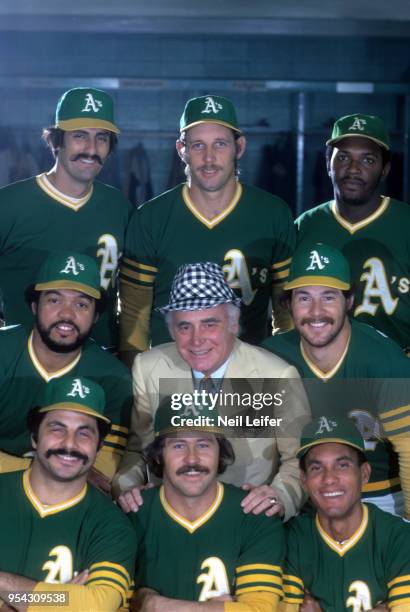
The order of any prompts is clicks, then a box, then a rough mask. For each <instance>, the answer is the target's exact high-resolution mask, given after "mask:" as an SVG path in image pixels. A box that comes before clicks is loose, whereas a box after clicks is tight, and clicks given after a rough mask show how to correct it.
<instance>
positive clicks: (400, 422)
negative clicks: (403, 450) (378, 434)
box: [380, 405, 410, 438]
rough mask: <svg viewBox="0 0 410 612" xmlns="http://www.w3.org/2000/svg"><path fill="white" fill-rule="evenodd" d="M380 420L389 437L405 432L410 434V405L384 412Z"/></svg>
mask: <svg viewBox="0 0 410 612" xmlns="http://www.w3.org/2000/svg"><path fill="white" fill-rule="evenodd" d="M380 420H381V422H382V424H383V428H384V431H385V433H386V436H387V437H388V438H393V437H395V436H400V435H404V434H408V435H409V436H410V405H407V406H401V407H400V408H394V410H388V411H387V412H382V413H381V414H380Z"/></svg>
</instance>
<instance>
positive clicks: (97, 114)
mask: <svg viewBox="0 0 410 612" xmlns="http://www.w3.org/2000/svg"><path fill="white" fill-rule="evenodd" d="M56 127H59V128H61V129H62V130H66V131H72V130H79V129H81V128H102V129H104V130H108V131H109V132H115V134H118V133H119V131H120V130H119V129H118V128H117V126H116V125H115V123H114V103H113V100H112V98H111V96H109V95H108V94H107V93H105V91H102V90H101V89H93V88H91V87H89V88H86V87H75V88H74V89H69V90H68V91H66V92H65V93H64V94H63V95H62V96H61V98H60V99H59V101H58V104H57V110H56Z"/></svg>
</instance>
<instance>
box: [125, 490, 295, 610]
mask: <svg viewBox="0 0 410 612" xmlns="http://www.w3.org/2000/svg"><path fill="white" fill-rule="evenodd" d="M245 495H246V493H244V491H242V490H241V489H237V488H236V487H233V486H231V485H222V484H221V483H218V489H217V495H216V498H215V500H214V502H213V503H212V505H211V506H210V508H209V509H208V510H207V512H205V514H203V515H202V516H201V517H199V518H198V519H197V520H196V521H194V522H190V521H188V520H187V519H185V518H183V517H182V516H181V515H179V514H178V513H177V512H175V510H174V509H173V508H172V507H171V506H170V505H169V504H168V502H167V500H166V498H165V494H164V488H163V487H161V488H154V489H150V490H149V491H146V492H144V503H143V505H142V506H141V508H140V509H139V511H138V512H137V513H136V514H132V516H131V517H130V518H131V520H132V522H133V524H134V526H135V529H136V533H137V541H138V559H137V571H136V578H135V585H136V587H137V588H138V587H149V588H152V589H155V590H156V591H158V593H159V594H160V595H163V596H165V597H172V598H175V599H184V600H188V601H206V600H207V599H210V598H212V597H217V596H219V595H224V594H232V595H233V594H235V595H236V596H238V595H241V594H244V593H250V592H254V591H269V592H273V593H276V594H277V595H279V596H280V595H281V594H282V570H281V567H282V560H283V556H284V532H283V527H282V523H281V521H280V520H279V519H278V518H276V517H272V518H269V517H266V516H265V515H263V514H261V515H258V516H255V515H253V514H244V512H243V510H242V507H241V505H240V504H241V501H242V499H243V498H244V496H245Z"/></svg>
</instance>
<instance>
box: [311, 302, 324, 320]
mask: <svg viewBox="0 0 410 612" xmlns="http://www.w3.org/2000/svg"><path fill="white" fill-rule="evenodd" d="M322 312H323V303H322V300H320V299H319V298H313V299H312V301H311V302H310V309H309V314H310V315H311V316H313V317H318V316H319V315H320V314H322Z"/></svg>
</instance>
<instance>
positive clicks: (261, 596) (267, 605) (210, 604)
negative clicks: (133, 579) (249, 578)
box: [131, 589, 279, 612]
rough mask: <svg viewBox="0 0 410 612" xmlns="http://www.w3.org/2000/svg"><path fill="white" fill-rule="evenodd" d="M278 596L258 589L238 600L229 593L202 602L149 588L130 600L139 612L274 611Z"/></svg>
mask: <svg viewBox="0 0 410 612" xmlns="http://www.w3.org/2000/svg"><path fill="white" fill-rule="evenodd" d="M278 602H279V596H278V595H275V594H274V593H267V592H265V591H258V592H256V593H252V594H246V595H242V596H239V597H238V601H234V598H233V597H231V596H229V595H223V596H221V597H215V598H214V599H211V600H208V601H204V602H193V601H183V600H181V599H171V598H169V597H162V596H161V595H158V594H157V593H156V592H155V591H152V590H151V589H141V590H140V591H137V593H136V596H135V598H134V599H133V600H132V605H131V610H132V611H133V610H134V611H138V610H139V611H140V612H163V610H167V612H200V611H201V610H203V611H204V612H205V611H206V610H209V612H212V611H214V612H274V611H275V610H277V606H278Z"/></svg>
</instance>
